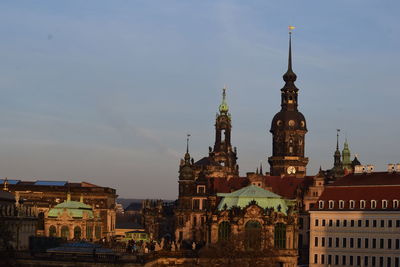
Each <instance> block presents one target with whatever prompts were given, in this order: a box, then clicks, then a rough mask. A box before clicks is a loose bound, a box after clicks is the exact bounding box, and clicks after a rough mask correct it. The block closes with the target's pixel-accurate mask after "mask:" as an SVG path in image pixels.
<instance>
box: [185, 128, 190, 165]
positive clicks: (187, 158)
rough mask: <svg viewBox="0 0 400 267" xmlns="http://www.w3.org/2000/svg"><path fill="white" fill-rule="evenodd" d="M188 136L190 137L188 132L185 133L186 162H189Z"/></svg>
mask: <svg viewBox="0 0 400 267" xmlns="http://www.w3.org/2000/svg"><path fill="white" fill-rule="evenodd" d="M189 137H190V134H187V135H186V154H185V162H186V163H190V154H189Z"/></svg>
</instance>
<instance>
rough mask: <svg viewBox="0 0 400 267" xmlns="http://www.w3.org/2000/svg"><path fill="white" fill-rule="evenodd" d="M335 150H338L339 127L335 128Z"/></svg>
mask: <svg viewBox="0 0 400 267" xmlns="http://www.w3.org/2000/svg"><path fill="white" fill-rule="evenodd" d="M336 132H337V133H336V150H338V151H339V132H340V129H336Z"/></svg>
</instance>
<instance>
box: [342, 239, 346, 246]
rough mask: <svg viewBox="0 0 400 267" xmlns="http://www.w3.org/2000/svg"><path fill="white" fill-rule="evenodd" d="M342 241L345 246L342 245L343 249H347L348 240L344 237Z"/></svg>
mask: <svg viewBox="0 0 400 267" xmlns="http://www.w3.org/2000/svg"><path fill="white" fill-rule="evenodd" d="M342 241H343V245H342V247H344V248H345V247H346V244H347V239H346V238H345V237H344V238H343V240H342Z"/></svg>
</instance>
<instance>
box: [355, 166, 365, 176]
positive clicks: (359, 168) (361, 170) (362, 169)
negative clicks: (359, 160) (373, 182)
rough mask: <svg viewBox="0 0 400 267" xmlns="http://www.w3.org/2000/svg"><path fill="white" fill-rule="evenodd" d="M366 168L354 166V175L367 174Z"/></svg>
mask: <svg viewBox="0 0 400 267" xmlns="http://www.w3.org/2000/svg"><path fill="white" fill-rule="evenodd" d="M365 169H366V168H365V166H364V165H356V166H354V173H355V174H361V173H364V172H365Z"/></svg>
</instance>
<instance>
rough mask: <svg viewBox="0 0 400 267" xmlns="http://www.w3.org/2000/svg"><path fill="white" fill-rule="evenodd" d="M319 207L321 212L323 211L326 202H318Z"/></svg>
mask: <svg viewBox="0 0 400 267" xmlns="http://www.w3.org/2000/svg"><path fill="white" fill-rule="evenodd" d="M318 207H319V209H320V210H322V209H323V208H324V201H323V200H320V201H318Z"/></svg>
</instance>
